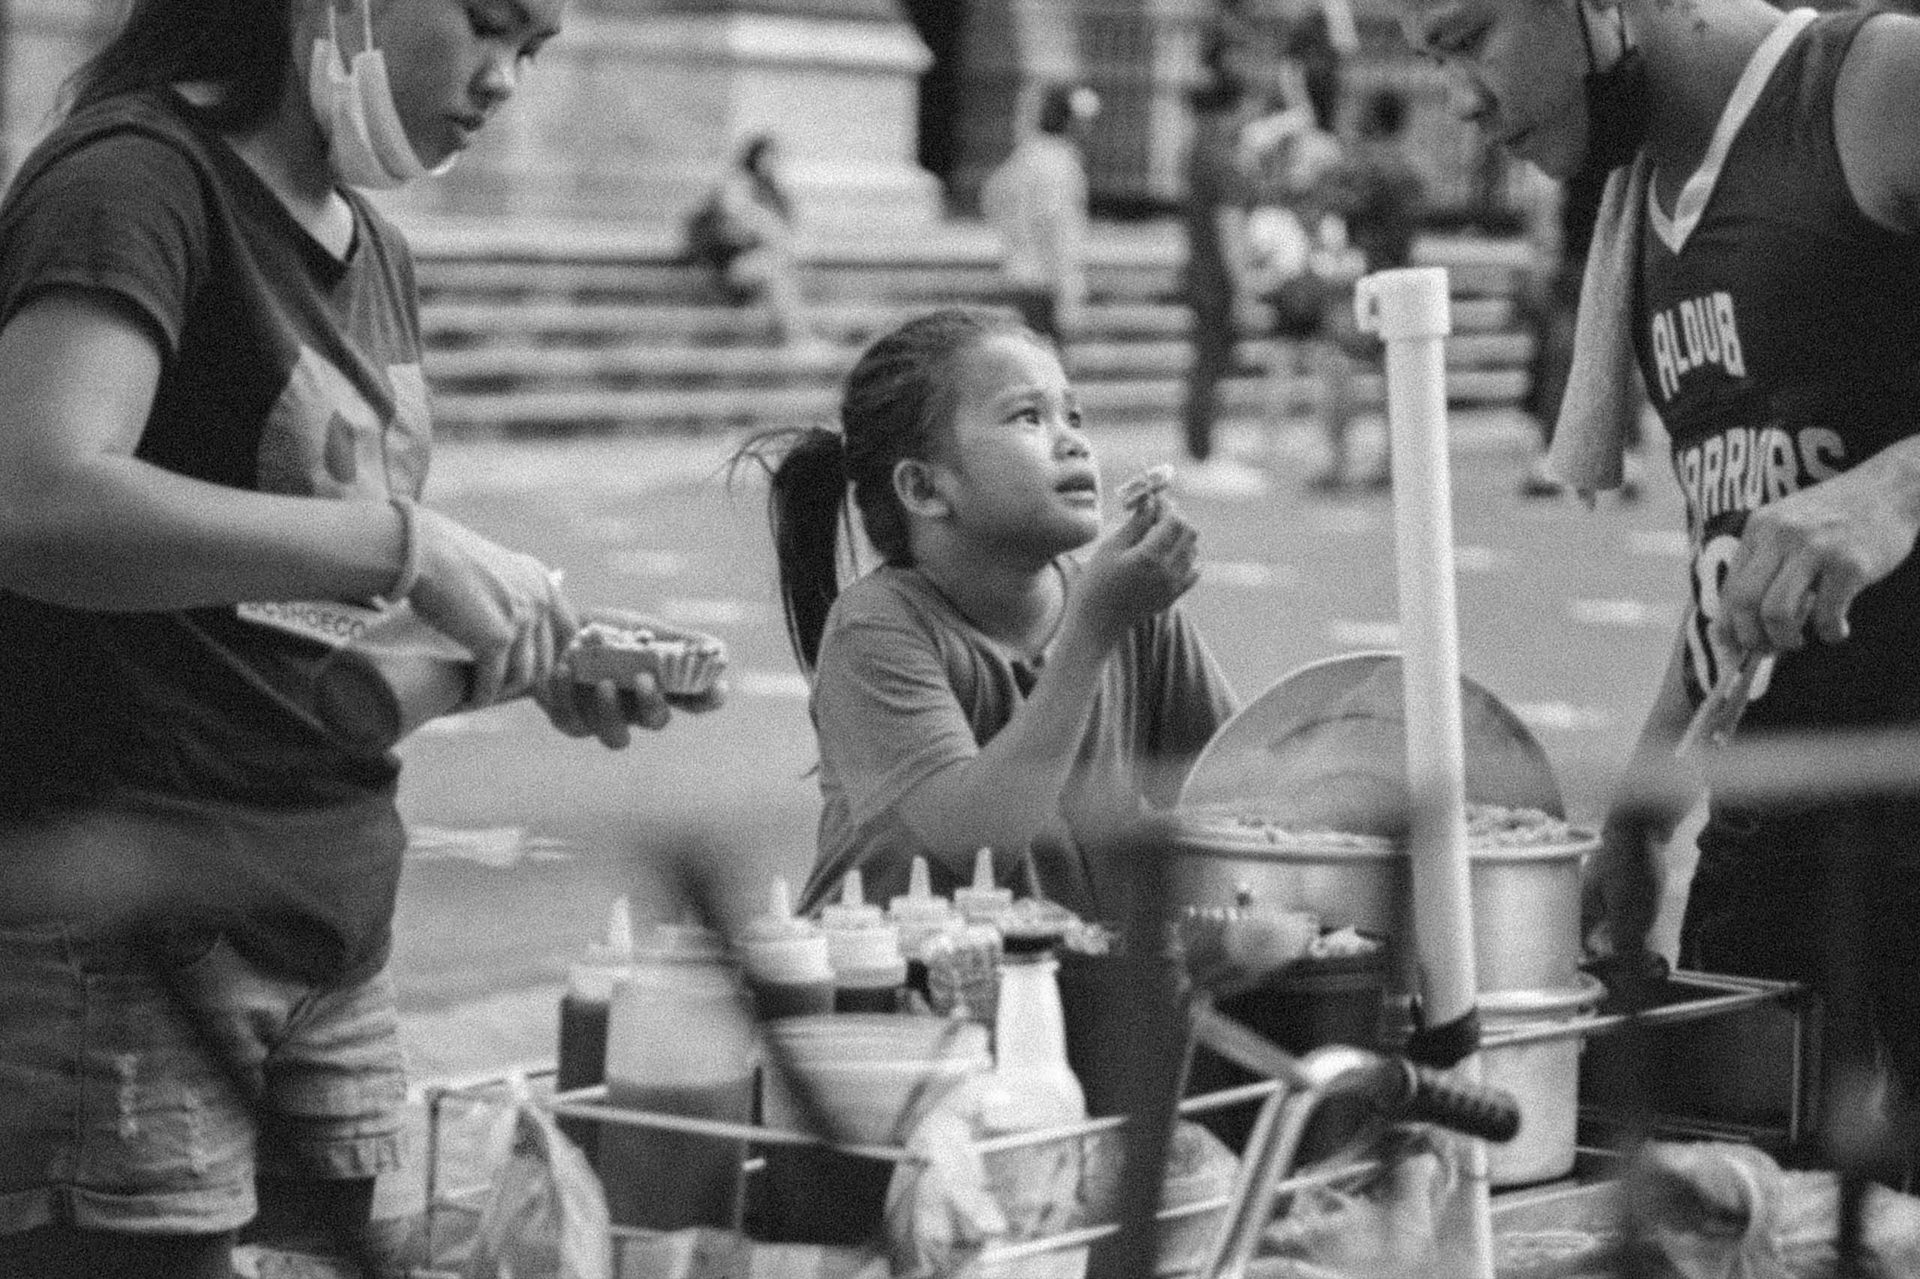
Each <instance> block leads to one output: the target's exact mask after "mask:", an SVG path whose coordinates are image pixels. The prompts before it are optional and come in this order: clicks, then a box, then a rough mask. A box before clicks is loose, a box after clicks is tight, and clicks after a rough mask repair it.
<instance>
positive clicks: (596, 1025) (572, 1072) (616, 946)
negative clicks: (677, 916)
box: [553, 897, 633, 1161]
mask: <svg viewBox="0 0 1920 1279" xmlns="http://www.w3.org/2000/svg"><path fill="white" fill-rule="evenodd" d="M632 963H633V910H632V907H631V906H630V905H629V904H628V902H627V899H626V898H624V897H617V898H615V899H614V902H613V905H612V906H611V907H609V908H608V910H607V937H606V940H605V941H604V942H595V943H592V944H590V945H589V946H588V947H587V950H586V953H585V954H584V955H582V956H581V957H580V958H579V959H578V960H576V961H575V962H574V963H572V964H570V965H568V967H567V993H566V994H564V995H562V996H561V997H560V1061H559V1066H560V1069H559V1073H558V1075H557V1076H556V1077H555V1079H554V1081H553V1086H554V1087H555V1088H556V1089H558V1090H559V1091H561V1092H566V1091H568V1090H570V1089H574V1088H591V1087H593V1086H594V1085H595V1084H599V1083H604V1082H605V1081H606V1078H607V1015H608V1013H609V1012H610V1011H611V1009H612V1006H613V985H614V983H615V982H616V981H618V980H619V979H620V978H621V977H623V976H625V975H626V972H627V969H628V968H629V967H630V966H631V965H632ZM560 1131H561V1132H563V1133H565V1134H566V1135H567V1136H568V1137H569V1138H570V1139H571V1140H572V1141H573V1144H574V1145H576V1146H578V1147H580V1149H581V1150H582V1151H584V1152H585V1153H586V1156H587V1158H588V1160H589V1161H591V1160H593V1159H594V1158H595V1157H596V1156H597V1154H598V1149H599V1144H600V1125H599V1124H597V1123H595V1122H594V1121H593V1120H591V1119H572V1118H568V1117H566V1116H564V1115H563V1116H562V1117H561V1119H560Z"/></svg>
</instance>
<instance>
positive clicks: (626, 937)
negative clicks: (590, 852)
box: [567, 897, 633, 999]
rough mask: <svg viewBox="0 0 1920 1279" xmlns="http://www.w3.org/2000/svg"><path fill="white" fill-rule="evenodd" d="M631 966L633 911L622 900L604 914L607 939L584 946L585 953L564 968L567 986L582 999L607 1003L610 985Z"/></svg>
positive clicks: (611, 988) (620, 898)
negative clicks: (585, 947)
mask: <svg viewBox="0 0 1920 1279" xmlns="http://www.w3.org/2000/svg"><path fill="white" fill-rule="evenodd" d="M632 964H633V908H632V906H631V905H630V904H629V903H628V901H627V899H626V898H625V897H617V898H615V899H614V902H613V905H612V907H611V908H609V910H608V911H607V939H606V940H605V941H604V942H589V943H587V953H586V954H584V955H582V956H581V957H580V958H579V959H577V960H575V961H574V962H573V963H572V964H570V965H568V968H567V974H568V984H569V986H570V987H571V989H572V990H573V993H574V994H576V995H578V996H580V997H581V998H583V999H609V998H611V997H612V994H613V983H614V980H615V978H617V977H618V976H619V975H620V974H621V973H622V972H624V971H626V969H627V968H629V967H630V966H631V965H632Z"/></svg>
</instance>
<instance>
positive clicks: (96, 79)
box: [0, 0, 698, 1279]
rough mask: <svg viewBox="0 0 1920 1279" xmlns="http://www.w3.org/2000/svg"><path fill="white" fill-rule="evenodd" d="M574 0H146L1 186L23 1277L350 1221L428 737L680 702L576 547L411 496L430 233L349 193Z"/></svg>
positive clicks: (367, 1179)
mask: <svg viewBox="0 0 1920 1279" xmlns="http://www.w3.org/2000/svg"><path fill="white" fill-rule="evenodd" d="M562 3H563V0H512V2H511V3H509V2H507V0H472V2H471V3H467V4H457V3H450V2H448V3H409V4H395V5H379V6H375V5H372V4H371V3H369V2H368V0H361V3H358V4H355V5H352V6H350V7H349V8H348V9H347V10H346V11H345V13H344V14H343V15H340V16H338V17H336V16H335V15H334V14H333V5H332V4H331V3H325V2H323V0H135V3H134V4H133V5H132V6H131V9H130V11H129V13H128V16H127V18H126V20H125V22H124V24H123V25H122V26H121V27H120V28H119V30H118V31H117V33H116V34H115V35H114V36H113V37H112V39H111V40H110V41H109V42H108V44H107V45H106V46H105V48H104V49H103V51H102V52H101V53H100V54H99V55H98V56H96V57H95V58H94V59H93V60H92V61H91V62H89V63H88V64H87V65H86V66H85V67H83V68H82V69H81V71H80V72H79V74H78V76H77V77H76V78H75V80H74V84H73V104H72V108H71V110H70V112H69V114H68V116H67V118H66V119H65V120H64V121H63V122H62V123H61V124H60V125H59V127H57V128H56V129H55V130H54V132H53V133H52V134H51V135H50V136H49V137H48V138H47V139H46V141H45V142H43V143H42V144H41V145H40V146H39V147H37V148H36V149H35V151H34V152H33V154H31V155H30V156H28V157H27V159H26V162H25V163H24V165H23V166H22V168H21V171H20V173H19V174H18V176H17V177H16V179H15V180H14V182H13V184H12V186H11V188H10V189H9V190H8V192H7V195H6V198H5V201H4V204H0V652H4V653H5V654H6V655H7V656H6V660H5V661H4V662H0V706H4V707H5V708H6V709H5V711H4V713H3V714H0V882H4V884H5V885H6V888H5V891H4V894H0V1006H3V1007H5V1008H6V1009H7V1013H6V1015H5V1016H4V1017H3V1018H0V1063H4V1066H3V1067H0V1150H4V1151H5V1152H6V1158H5V1159H4V1160H0V1274H8V1275H15V1274H31V1275H36V1276H44V1275H87V1276H97V1275H117V1274H143V1275H147V1274H164V1275H175V1274H178V1275H201V1274H205V1275H218V1276H222V1279H224V1276H226V1275H227V1274H228V1273H229V1271H230V1256H229V1254H230V1252H231V1248H232V1240H233V1236H234V1232H235V1231H236V1230H237V1229H238V1228H239V1227H241V1226H242V1225H244V1224H246V1223H247V1222H248V1221H249V1219H250V1218H252V1217H253V1216H254V1213H255V1207H256V1203H257V1204H258V1206H259V1210H260V1219H261V1222H262V1224H263V1225H270V1226H275V1227H286V1228H288V1229H309V1228H310V1229H312V1230H319V1231H332V1232H335V1241H336V1242H337V1243H340V1244H341V1245H342V1246H350V1245H352V1244H353V1239H354V1236H353V1233H352V1232H353V1231H354V1230H355V1228H356V1227H363V1226H364V1224H365V1220H366V1217H367V1215H368V1208H369V1206H370V1203H371V1187H372V1184H373V1177H374V1175H375V1174H376V1173H378V1172H380V1171H381V1170H383V1169H384V1168H386V1167H388V1166H390V1165H391V1164H392V1163H393V1162H394V1160H395V1158H396V1154H397V1151H398V1149H399V1129H398V1116H399V1103H400V1102H401V1101H402V1099H403V1096H404V1089H403V1084H402V1080H401V1076H400V1071H399V1064H400V1063H399V1051H398V1043H397V1036H396V1027H395V1016H394V1008H393V997H392V990H391V987H390V985H389V984H388V983H387V980H386V977H385V975H384V974H385V966H386V960H387V952H388V948H389V938H390V932H391V925H392V917H393V908H394V894H395V887H396V884H397V882H398V877H399V868H400V859H401V855H402V853H403V851H404V845H405V839H404V832H403V831H402V829H401V824H400V820H399V816H398V814H397V812H396V811H395V807H394V791H395V782H396V776H397V772H398V761H397V760H396V758H395V756H394V754H393V751H392V747H393V745H394V743H395V741H396V740H397V739H398V737H399V736H400V735H401V733H403V732H404V731H405V730H406V729H407V728H409V727H411V726H413V725H414V724H416V723H418V722H419V721H420V719H421V718H423V717H424V716H427V715H431V714H433V713H437V712H444V711H446V710H450V709H453V708H455V707H456V706H460V707H476V706H484V705H487V704H490V703H493V702H497V701H500V700H502V699H505V698H513V697H520V696H533V697H535V698H536V699H537V700H538V701H539V702H540V703H541V705H542V706H543V708H544V709H546V711H547V713H548V715H549V717H550V718H551V719H552V720H553V722H554V723H555V725H556V726H557V727H559V728H561V729H562V730H563V731H565V732H568V733H570V734H573V735H576V736H578V735H586V734H589V733H591V734H596V735H598V736H600V737H601V738H602V740H604V741H606V742H607V743H608V744H609V745H617V744H621V743H623V742H624V741H625V740H626V738H627V736H628V724H629V722H633V723H641V724H645V725H647V726H651V727H659V726H660V725H662V724H664V723H665V721H666V717H667V715H668V713H669V707H668V704H667V701H666V700H665V699H664V698H663V697H662V696H661V695H660V692H659V690H658V688H657V687H656V686H655V685H653V684H652V683H651V681H643V682H641V683H640V684H638V685H637V686H636V687H634V688H633V689H630V690H628V691H630V692H632V693H633V694H634V695H635V696H634V698H633V699H632V700H631V701H629V702H627V703H626V704H625V708H624V712H623V703H622V699H621V696H620V693H621V690H619V689H617V688H616V687H614V685H613V684H612V683H610V682H606V683H600V684H596V685H592V686H585V685H576V684H574V683H573V682H572V680H571V679H570V677H569V675H568V672H567V668H566V666H565V665H564V663H562V662H561V661H560V654H561V653H562V652H563V650H564V647H565V645H566V643H567V642H568V640H569V638H570V637H571V635H572V634H573V632H574V631H575V629H576V628H577V626H578V625H579V624H580V622H581V621H582V620H583V619H582V618H581V617H580V616H579V615H578V614H576V612H575V610H574V609H573V607H572V606H571V605H570V604H569V602H568V601H567V600H566V599H565V598H564V597H563V596H562V594H561V593H560V590H559V587H558V584H557V581H556V580H555V576H554V575H553V574H552V573H550V571H549V570H548V568H547V567H546V565H544V564H542V563H540V562H539V561H538V560H536V559H534V558H532V557H531V556H527V555H523V554H520V553H517V552H514V551H510V550H508V549H506V548H504V547H501V546H498V545H495V544H494V543H492V542H490V541H488V540H487V539H485V538H483V537H481V536H480V535H479V534H477V533H475V532H473V531H471V530H469V529H466V528H463V527H462V526H460V525H459V524H456V523H455V522H453V521H452V520H450V519H448V518H447V517H445V516H443V515H440V514H438V513H436V512H432V511H430V510H428V509H426V508H424V507H421V506H418V505H416V504H415V499H416V498H417V497H418V495H419V492H420V488H421V484H422V481H423V480H424V477H425V474H426V460H427V450H428V435H429V432H428V422H427V398H426V390H425V385H424V381H423V379H422V376H421V369H420V332H419V321H418V313H417V302H416V297H415V292H414V280H413V268H412V263H411V260H410V258H409V256H408V253H407V249H406V245H405V244H404V242H403V241H402V240H401V238H400V236H399V235H398V233H397V232H396V231H395V230H394V228H393V227H392V226H390V225H389V224H388V223H387V222H385V221H384V220H383V219H382V218H381V217H380V216H379V215H378V214H377V213H376V212H375V211H374V209H373V207H372V206H371V205H370V204H369V203H368V202H367V201H366V200H365V199H363V198H362V197H361V196H360V195H359V194H358V193H357V192H356V191H354V190H353V189H352V188H353V187H356V186H394V185H398V184H400V183H402V182H406V181H410V180H412V179H414V178H417V177H419V176H422V175H423V174H425V173H427V172H428V171H430V170H431V169H433V168H435V167H437V166H440V165H442V164H444V163H446V162H448V161H450V160H451V159H452V158H453V157H454V156H455V155H456V153H457V152H458V151H459V150H461V149H462V148H464V147H465V146H466V145H467V143H468V141H469V140H470V139H471V138H472V136H473V134H474V133H475V132H476V131H477V130H478V129H479V128H480V127H481V126H482V125H483V124H484V123H485V122H486V121H487V119H488V118H489V117H490V116H491V115H492V114H493V112H494V111H495V110H496V109H497V108H499V107H500V106H501V105H502V104H503V103H504V102H505V101H506V99H507V98H508V97H509V96H510V95H511V93H512V91H513V88H514V86H515V84H516V81H517V77H518V75H519V74H520V72H521V71H522V70H523V64H524V63H525V61H526V60H527V59H529V58H530V57H531V56H532V54H533V53H534V51H535V50H537V49H538V47H539V46H540V45H541V44H542V43H543V42H544V41H545V40H546V39H548V38H549V37H550V36H551V35H553V34H554V32H555V31H556V30H557V27H558V24H559V19H560V12H561V8H562ZM382 57H384V60H385V61H386V64H387V71H388V75H389V76H390V79H386V78H382V77H379V76H377V75H375V76H369V75H368V74H366V73H367V71H368V69H369V66H370V64H371V62H372V60H374V59H376V58H382ZM389 86H390V87H389ZM394 639H398V640H399V641H400V642H397V643H394V642H388V641H391V640H394ZM429 640H431V642H432V644H434V645H437V646H438V647H439V649H440V650H441V651H442V652H444V653H445V654H447V656H446V657H445V658H442V659H437V665H434V664H431V663H430V664H429V665H428V667H427V669H425V670H424V671H423V670H421V669H412V668H409V666H408V663H409V661H410V659H409V658H408V657H407V654H408V653H416V654H417V653H418V652H420V651H421V650H422V648H423V646H424V645H425V644H426V643H427V641H429ZM411 660H412V661H417V660H418V659H411ZM423 675H424V676H426V678H421V677H422V676H423ZM695 709H698V707H695Z"/></svg>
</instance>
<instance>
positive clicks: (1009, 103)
mask: <svg viewBox="0 0 1920 1279" xmlns="http://www.w3.org/2000/svg"><path fill="white" fill-rule="evenodd" d="M961 48H962V54H961V59H960V66H961V72H960V77H961V79H960V90H959V95H958V97H959V103H960V120H959V124H958V127H957V130H956V137H955V156H954V169H953V174H952V175H951V184H952V187H953V194H954V200H955V202H956V203H957V204H958V205H959V206H960V207H961V208H963V209H975V208H978V207H979V199H980V184H981V183H982V182H983V181H985V180H986V176H987V174H988V173H990V172H992V170H993V167H994V166H995V165H997V164H999V163H1000V161H1002V160H1003V159H1005V158H1006V156H1007V153H1008V152H1009V151H1011V150H1013V144H1014V142H1015V141H1016V140H1017V139H1018V137H1019V135H1020V128H1021V122H1022V120H1023V119H1025V118H1026V114H1027V113H1028V112H1030V111H1031V110H1032V109H1033V98H1034V94H1035V93H1036V91H1037V90H1038V88H1039V87H1040V86H1041V85H1043V84H1045V83H1047V82H1048V81H1052V80H1072V79H1078V78H1080V77H1081V75H1082V66H1081V58H1080V42H1079V13H1078V6H1077V5H1076V4H1074V3H1072V2H1071V0H968V6H967V25H966V31H965V34H964V35H963V36H962V37H961Z"/></svg>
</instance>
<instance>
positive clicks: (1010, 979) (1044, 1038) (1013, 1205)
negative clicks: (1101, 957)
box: [980, 952, 1087, 1279]
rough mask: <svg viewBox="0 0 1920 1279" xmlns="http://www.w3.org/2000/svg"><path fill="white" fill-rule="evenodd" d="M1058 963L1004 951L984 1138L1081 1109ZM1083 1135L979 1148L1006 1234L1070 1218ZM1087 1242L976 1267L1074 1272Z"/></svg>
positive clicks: (1061, 1276) (1072, 1276)
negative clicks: (999, 1264) (1006, 1225)
mask: <svg viewBox="0 0 1920 1279" xmlns="http://www.w3.org/2000/svg"><path fill="white" fill-rule="evenodd" d="M1059 969H1060V965H1059V961H1058V960H1056V959H1055V958H1054V957H1053V956H1052V955H1051V954H1050V953H1047V952H1040V953H1036V954H1031V955H1021V956H1013V955H1009V956H1008V957H1007V959H1006V961H1005V962H1004V963H1002V964H1001V966H1000V1007H999V1013H998V1016H997V1017H996V1019H995V1022H994V1043H995V1058H994V1068H993V1075H992V1077H991V1080H990V1081H989V1083H988V1085H987V1088H986V1091H985V1094H984V1096H983V1098H982V1103H981V1112H980V1113H981V1122H982V1126H983V1127H984V1128H985V1130H986V1132H987V1134H988V1135H989V1136H992V1135H998V1134H1002V1133H1015V1132H1030V1131H1032V1130H1034V1129H1040V1128H1058V1127H1061V1126H1063V1125H1068V1124H1074V1123H1078V1122H1080V1121H1081V1120H1083V1119H1085V1118H1086V1117H1087V1101H1086V1097H1085V1095H1084V1094H1083V1092H1082V1091H1081V1088H1080V1081H1079V1079H1078V1078H1076V1077H1075V1075H1074V1073H1073V1069H1072V1067H1070V1066H1068V1064H1067V1033H1066V1017H1065V1014H1064V1012H1063V1010H1062V1008H1061V1004H1060V982H1059ZM1084 1148H1085V1142H1084V1139H1080V1138H1069V1139H1063V1140H1059V1141H1049V1142H1045V1143H1042V1144H1039V1145H1033V1146H1023V1147H1019V1148H1017V1149H1014V1150H1003V1151H995V1152H992V1153H989V1154H988V1155H986V1156H985V1163H986V1171H987V1187H988V1189H989V1191H991V1192H992V1194H993V1196H994V1198H995V1199H996V1200H997V1201H998V1202H999V1204H1000V1207H1001V1210H1002V1211H1003V1212H1005V1213H1006V1215H1007V1220H1008V1223H1009V1225H1010V1226H1011V1228H1012V1231H1011V1233H1012V1237H1013V1238H1015V1239H1033V1238H1039V1237H1042V1236H1045V1235H1051V1234H1056V1233H1059V1232H1060V1231H1062V1230H1065V1229H1068V1228H1070V1227H1071V1226H1072V1224H1073V1219H1074V1214H1075V1211H1076V1205H1077V1203H1078V1200H1079V1191H1080V1181H1081V1177H1082V1175H1083V1172H1084ZM1086 1271H1087V1250H1086V1249H1084V1248H1076V1249H1070V1250H1067V1251H1064V1252H1053V1253H1044V1254H1041V1255H1040V1256H1036V1257H1026V1258H1023V1259H1021V1260H1019V1261H1017V1262H1010V1263H1008V1266H1007V1267H1005V1268H994V1269H991V1270H986V1271H982V1273H983V1274H1004V1275H1014V1274H1018V1275H1020V1276H1021V1279H1083V1276H1085V1274H1086Z"/></svg>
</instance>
